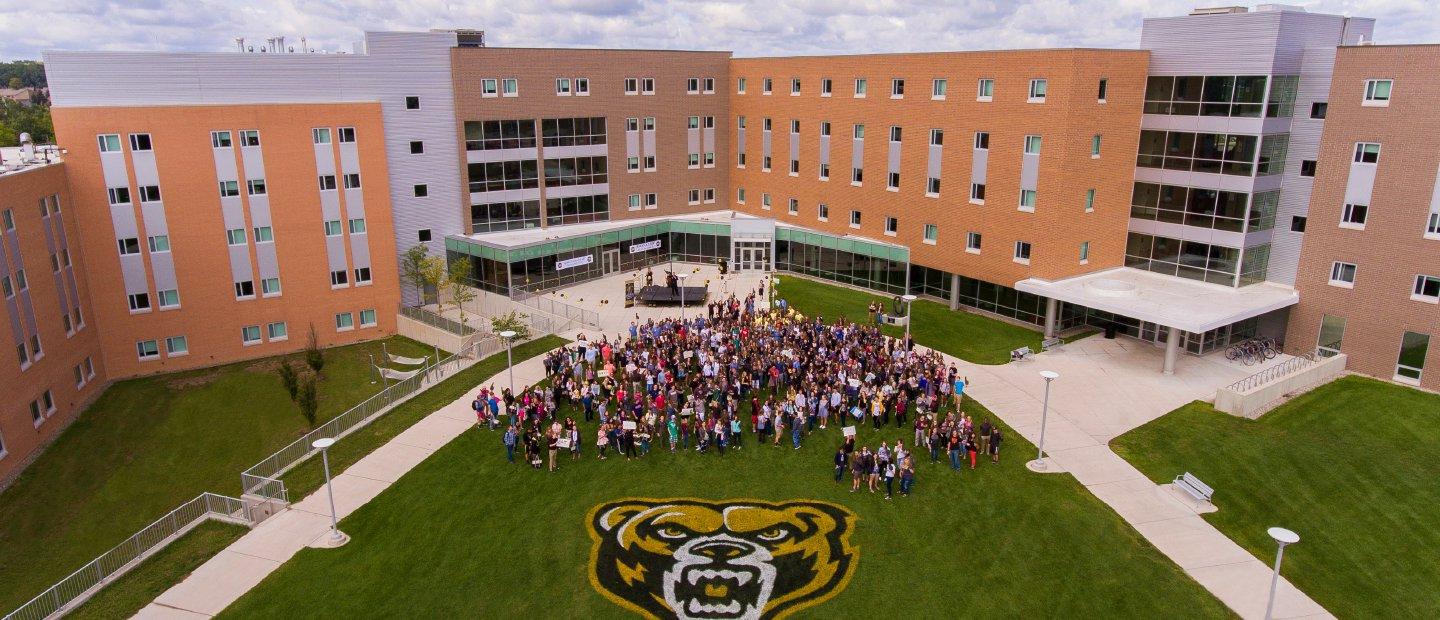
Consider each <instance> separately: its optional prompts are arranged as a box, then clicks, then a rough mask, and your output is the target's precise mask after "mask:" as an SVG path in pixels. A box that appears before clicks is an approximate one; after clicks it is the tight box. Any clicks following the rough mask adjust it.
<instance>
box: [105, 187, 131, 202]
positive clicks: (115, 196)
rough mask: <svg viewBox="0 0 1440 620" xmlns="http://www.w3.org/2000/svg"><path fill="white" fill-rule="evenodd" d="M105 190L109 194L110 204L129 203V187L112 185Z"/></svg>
mask: <svg viewBox="0 0 1440 620" xmlns="http://www.w3.org/2000/svg"><path fill="white" fill-rule="evenodd" d="M106 192H107V193H108V194H109V197H110V204H111V205H112V206H114V205H128V204H130V188H128V187H112V188H109V189H108V190H106Z"/></svg>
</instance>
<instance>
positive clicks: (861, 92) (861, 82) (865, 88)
mask: <svg viewBox="0 0 1440 620" xmlns="http://www.w3.org/2000/svg"><path fill="white" fill-rule="evenodd" d="M869 92H870V80H867V79H865V78H855V98H856V99H864V98H865V95H867V94H869Z"/></svg>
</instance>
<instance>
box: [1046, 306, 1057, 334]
mask: <svg viewBox="0 0 1440 620" xmlns="http://www.w3.org/2000/svg"><path fill="white" fill-rule="evenodd" d="M1059 314H1060V300H1058V299H1055V298H1054V297H1046V298H1045V337H1046V338H1054V337H1055V323H1056V322H1057V321H1059V320H1060V316H1059Z"/></svg>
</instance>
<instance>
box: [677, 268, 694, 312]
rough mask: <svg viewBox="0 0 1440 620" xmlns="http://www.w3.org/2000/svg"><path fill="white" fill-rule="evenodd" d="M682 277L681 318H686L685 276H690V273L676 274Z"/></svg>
mask: <svg viewBox="0 0 1440 620" xmlns="http://www.w3.org/2000/svg"><path fill="white" fill-rule="evenodd" d="M675 277H677V278H679V279H680V320H682V321H683V320H685V278H688V277H690V274H688V273H681V274H676V276H675Z"/></svg>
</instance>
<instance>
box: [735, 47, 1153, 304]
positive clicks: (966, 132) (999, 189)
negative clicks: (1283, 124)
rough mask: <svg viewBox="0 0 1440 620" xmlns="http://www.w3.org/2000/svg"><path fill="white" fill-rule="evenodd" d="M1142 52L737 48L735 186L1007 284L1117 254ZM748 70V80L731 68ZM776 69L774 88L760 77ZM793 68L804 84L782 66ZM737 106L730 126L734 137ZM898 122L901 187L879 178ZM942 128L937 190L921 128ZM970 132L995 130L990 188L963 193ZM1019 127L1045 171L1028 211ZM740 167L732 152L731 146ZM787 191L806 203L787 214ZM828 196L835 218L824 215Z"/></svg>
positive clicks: (923, 258)
mask: <svg viewBox="0 0 1440 620" xmlns="http://www.w3.org/2000/svg"><path fill="white" fill-rule="evenodd" d="M1148 58H1149V57H1148V55H1147V53H1145V52H1143V51H1102V50H1045V51H999V52H954V53H950V52H946V53H924V54H880V55H860V56H829V57H795V58H744V59H736V60H735V61H733V62H732V63H731V68H730V73H731V79H730V83H729V84H728V85H727V87H726V92H727V93H728V94H729V95H730V98H731V104H730V107H731V114H732V116H742V115H743V116H745V117H747V119H746V120H747V125H748V128H747V129H746V144H745V148H746V152H747V160H748V163H747V166H746V168H745V169H744V170H739V169H733V170H732V171H731V173H730V176H731V186H732V189H731V194H732V196H733V195H734V193H735V188H738V187H743V188H745V191H746V194H747V196H746V198H747V200H746V203H747V204H745V205H743V206H740V207H738V208H740V209H741V210H744V211H746V212H750V213H754V214H757V215H766V216H770V217H775V218H777V219H779V220H781V221H786V222H794V223H796V224H797V225H800V226H805V227H808V228H814V229H818V230H822V231H826V232H830V233H834V234H839V235H846V234H854V235H859V236H864V237H869V238H872V239H879V240H884V241H890V242H894V243H900V244H903V245H906V246H909V247H910V248H911V253H910V260H911V262H912V263H916V264H921V265H925V266H928V267H934V268H938V269H943V270H946V271H949V272H952V273H959V274H962V275H966V276H969V277H974V278H979V279H983V280H987V281H990V282H995V283H999V284H1004V285H1006V286H1013V285H1014V283H1015V282H1017V281H1019V280H1022V279H1025V278H1028V277H1038V278H1045V279H1056V278H1063V277H1068V276H1073V275H1076V274H1080V273H1086V272H1089V271H1094V270H1098V269H1105V268H1110V267H1117V266H1120V265H1121V264H1122V262H1123V256H1124V249H1125V248H1124V245H1125V230H1126V226H1127V220H1128V217H1129V200H1130V193H1131V189H1132V181H1133V179H1134V168H1135V152H1136V146H1137V143H1138V140H1139V125H1140V110H1141V97H1142V94H1143V91H1144V85H1145V74H1146V67H1147V64H1148ZM742 77H743V78H747V82H748V86H747V92H746V94H744V95H741V94H737V93H736V81H737V80H738V79H739V78H742ZM765 77H770V78H772V79H773V82H774V86H773V92H772V94H771V95H768V96H766V95H763V94H762V81H763V78H765ZM793 77H799V78H800V79H801V87H802V88H801V90H802V93H801V95H800V96H791V95H790V80H791V79H792V78H793ZM826 77H828V78H830V79H832V80H833V81H834V88H833V95H832V96H831V97H828V98H822V97H821V96H820V80H821V78H826ZM860 77H864V78H866V79H867V80H868V82H869V88H868V91H869V92H868V96H867V97H866V98H864V99H856V98H854V97H853V93H854V84H855V79H856V78H860ZM893 78H904V79H905V96H904V99H901V100H895V99H891V98H890V88H891V80H892V79H893ZM936 78H944V79H946V80H947V81H948V82H947V84H948V88H947V91H948V92H947V96H946V99H945V100H944V101H933V100H931V87H932V80H933V79H936ZM980 78H993V79H994V80H995V91H994V98H993V101H991V102H988V103H982V102H977V101H976V97H975V95H976V85H977V82H978V80H979V79H980ZM1032 78H1045V79H1046V80H1048V87H1049V88H1048V96H1047V98H1046V101H1045V102H1044V103H1034V104H1032V103H1027V101H1026V100H1027V97H1028V91H1029V82H1030V80H1031V79H1032ZM1101 78H1106V79H1107V80H1108V93H1107V98H1106V103H1103V104H1102V103H1099V102H1097V89H1098V85H1099V80H1100V79H1101ZM765 117H770V118H772V119H773V128H774V131H773V136H772V144H771V147H772V157H773V160H774V161H773V164H772V166H773V167H772V169H771V172H768V173H766V172H762V171H761V159H762V150H761V149H762V146H761V135H762V134H761V132H762V128H763V127H762V123H763V119H764V118H765ZM791 119H799V120H800V121H801V131H800V135H801V137H800V140H801V144H800V155H799V157H800V174H799V176H798V177H791V176H789V175H788V172H789V170H788V168H787V167H786V166H787V165H788V163H787V162H788V158H789V144H790V143H789V140H790V137H789V131H790V121H791ZM826 120H828V121H830V123H831V125H832V127H831V145H830V164H831V166H830V168H831V169H830V179H829V180H828V181H820V180H819V161H820V160H819V152H820V139H819V135H820V122H821V121H826ZM734 123H735V121H734V119H733V118H732V119H731V120H730V122H729V123H727V127H730V128H731V129H730V134H729V136H728V138H729V140H732V141H733V140H734V139H735V135H736V134H735V130H734V129H733V127H734ZM857 123H863V124H864V125H865V146H864V148H865V153H864V166H865V180H864V184H863V186H862V187H853V186H851V184H850V164H851V156H852V150H853V149H852V141H851V137H852V133H851V132H852V127H853V125H855V124H857ZM891 125H900V126H901V127H903V138H904V139H903V146H902V147H901V158H900V175H901V183H900V191H899V192H891V191H887V189H886V176H887V174H886V173H887V165H888V164H887V162H888V159H889V155H888V153H889V127H890V126H891ZM933 128H939V129H943V130H944V132H945V141H944V154H943V156H942V163H941V192H940V197H939V198H928V197H926V196H925V182H926V177H927V174H926V171H927V162H928V160H929V154H928V152H929V146H928V145H929V134H930V130H931V129H933ZM977 131H987V132H989V133H990V152H989V164H988V169H987V182H986V186H987V187H986V197H985V204H984V205H983V206H977V205H973V204H970V202H969V197H970V171H971V160H972V155H973V151H972V146H973V141H974V135H975V133H976V132H977ZM1028 134H1039V135H1041V136H1042V137H1043V140H1044V144H1043V148H1042V150H1041V156H1040V173H1039V185H1038V189H1037V200H1036V209H1035V212H1034V213H1026V212H1021V211H1019V210H1018V206H1019V196H1020V170H1021V154H1022V152H1023V147H1024V139H1025V136H1026V135H1028ZM1095 134H1101V135H1102V136H1103V138H1102V140H1103V142H1102V149H1101V157H1100V158H1098V159H1092V158H1091V157H1090V143H1091V137H1092V136H1094V135H1095ZM726 163H727V165H729V166H730V167H732V168H734V166H735V165H736V161H735V158H734V157H733V156H732V157H731V158H730V159H728V160H727V161H726ZM1089 188H1095V189H1096V190H1097V191H1096V200H1095V210H1094V212H1092V213H1086V212H1085V210H1084V201H1085V193H1086V190H1087V189H1089ZM767 192H768V193H769V194H770V195H771V198H772V201H773V203H774V205H773V207H772V210H771V211H768V212H766V211H763V210H762V209H761V195H762V194H763V193H767ZM791 198H798V199H799V201H800V209H799V215H797V216H791V215H789V214H788V211H787V208H788V202H789V200H790V199H791ZM820 203H825V204H827V205H829V208H830V217H829V221H828V222H820V221H818V219H817V209H818V205H819V204H820ZM852 209H855V210H860V211H861V212H862V226H861V228H860V229H859V230H855V229H852V228H850V227H849V214H850V211H851V210H852ZM887 216H894V217H896V218H898V220H899V221H898V225H899V227H898V231H897V232H898V234H897V235H896V236H895V237H888V236H886V235H885V234H884V226H885V218H886V217H887ZM925 224H936V225H938V226H939V235H938V241H937V243H936V244H935V245H928V244H925V243H923V242H922V239H923V235H924V225H925ZM969 231H975V232H979V233H981V235H982V236H983V247H982V251H981V253H980V254H979V255H974V254H968V253H966V252H965V251H964V249H965V237H966V233H967V232H969ZM1019 240H1023V241H1029V242H1031V244H1032V254H1031V261H1030V264H1029V265H1028V266H1026V265H1021V264H1018V263H1015V262H1014V261H1013V260H1012V256H1013V253H1014V244H1015V242H1016V241H1019ZM1083 241H1089V242H1090V259H1089V263H1088V264H1086V265H1081V264H1080V262H1079V251H1080V243H1081V242H1083Z"/></svg>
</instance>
